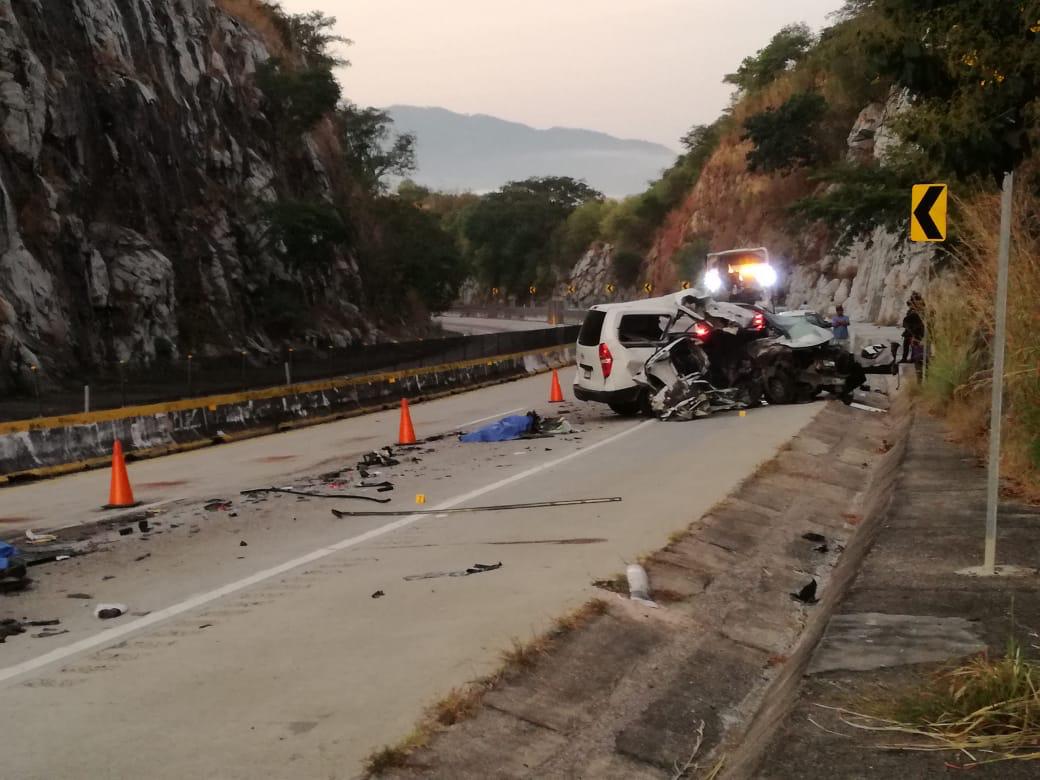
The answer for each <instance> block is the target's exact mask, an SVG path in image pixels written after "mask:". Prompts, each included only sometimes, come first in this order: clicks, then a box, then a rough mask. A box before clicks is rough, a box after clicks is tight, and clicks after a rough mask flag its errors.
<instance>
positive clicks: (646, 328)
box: [618, 314, 671, 344]
mask: <svg viewBox="0 0 1040 780" xmlns="http://www.w3.org/2000/svg"><path fill="white" fill-rule="evenodd" d="M670 319H671V317H669V316H668V315H667V314H626V315H625V316H623V317H622V318H621V323H620V324H619V325H618V341H620V342H621V343H622V344H647V343H651V342H656V341H660V340H661V337H662V336H663V335H664V329H665V328H667V327H668V321H669V320H670Z"/></svg>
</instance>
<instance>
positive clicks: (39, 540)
mask: <svg viewBox="0 0 1040 780" xmlns="http://www.w3.org/2000/svg"><path fill="white" fill-rule="evenodd" d="M25 538H26V539H28V540H29V544H46V543H47V542H54V541H57V539H58V537H57V536H55V535H54V534H38V533H35V532H34V531H33V530H32V529H31V528H29V529H26V531H25Z"/></svg>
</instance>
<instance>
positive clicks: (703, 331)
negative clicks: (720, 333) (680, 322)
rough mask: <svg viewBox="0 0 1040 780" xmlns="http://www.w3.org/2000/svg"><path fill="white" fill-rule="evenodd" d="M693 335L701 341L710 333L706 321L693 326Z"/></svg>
mask: <svg viewBox="0 0 1040 780" xmlns="http://www.w3.org/2000/svg"><path fill="white" fill-rule="evenodd" d="M693 335H694V336H696V337H697V338H699V339H700V340H701V341H703V340H704V339H706V338H708V336H709V335H711V326H710V325H709V324H708V323H706V322H698V323H697V324H696V325H694V326H693Z"/></svg>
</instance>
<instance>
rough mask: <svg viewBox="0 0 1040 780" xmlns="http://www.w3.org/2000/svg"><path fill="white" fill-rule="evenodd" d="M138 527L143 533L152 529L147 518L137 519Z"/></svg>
mask: <svg viewBox="0 0 1040 780" xmlns="http://www.w3.org/2000/svg"><path fill="white" fill-rule="evenodd" d="M137 528H138V529H139V530H140V531H141V533H143V534H146V533H148V531H149V530H151V526H150V525H148V521H147V520H138V521H137Z"/></svg>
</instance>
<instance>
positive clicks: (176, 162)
mask: <svg viewBox="0 0 1040 780" xmlns="http://www.w3.org/2000/svg"><path fill="white" fill-rule="evenodd" d="M333 21H334V20H330V19H329V18H328V17H324V16H323V15H321V14H320V13H317V14H307V15H298V16H290V15H288V14H286V13H285V12H283V11H282V9H281V8H280V7H279V6H278V5H277V3H273V2H269V1H268V0H92V1H91V2H89V3H73V4H71V6H70V5H69V4H68V3H59V2H46V3H40V2H38V0H9V1H8V2H5V3H0V83H2V84H3V89H2V90H0V208H2V214H3V218H2V219H0V391H8V390H15V391H21V392H30V393H31V392H32V388H33V379H32V376H33V375H32V374H31V373H30V371H35V370H36V368H34V367H39V370H40V374H41V375H42V376H43V379H44V382H45V383H55V382H61V381H64V382H67V383H71V382H75V381H76V379H77V378H78V377H79V376H83V375H84V373H83V372H89V371H96V370H108V371H113V370H115V369H116V368H117V367H119V366H122V365H123V364H129V365H131V366H133V367H148V366H150V365H153V364H155V363H170V362H171V361H176V360H178V359H183V358H184V356H185V355H188V354H191V353H195V354H198V355H211V356H218V355H226V354H229V353H230V354H235V355H237V354H238V353H239V351H240V350H243V349H245V350H247V351H248V353H249V354H250V355H251V356H252V359H256V360H264V359H270V358H271V356H274V357H277V355H278V354H280V352H281V350H283V349H284V348H285V347H286V346H287V345H292V344H297V345H300V344H306V343H308V342H309V343H311V344H316V343H320V344H323V345H325V344H333V345H338V346H343V345H348V344H351V343H356V342H360V341H370V340H373V339H374V338H375V337H376V336H377V334H378V332H379V331H380V330H382V329H398V328H402V327H407V326H408V324H409V322H410V321H415V322H418V323H420V324H421V323H422V322H423V321H424V320H425V319H426V317H425V307H426V306H435V305H437V303H438V301H441V300H444V299H445V298H446V299H447V300H450V298H451V297H452V296H453V295H454V287H452V285H453V284H457V280H456V281H454V282H453V281H452V280H453V279H454V276H453V274H452V273H451V272H450V271H442V270H441V269H440V268H439V267H438V265H437V259H438V255H437V246H438V239H439V237H440V236H442V234H441V233H440V232H439V228H438V227H437V226H436V224H435V223H433V222H432V220H430V219H429V218H427V217H425V216H424V215H422V214H421V213H420V212H419V211H418V210H417V209H414V208H411V207H410V206H407V205H405V204H398V203H396V202H394V201H393V200H392V199H389V198H385V197H383V193H382V189H381V188H382V184H381V182H380V177H381V176H382V175H384V174H385V173H386V172H387V171H392V170H395V169H403V168H405V167H406V163H407V149H398V150H397V152H398V153H399V154H398V157H397V158H395V157H394V156H393V153H391V154H390V155H387V154H383V153H382V152H381V151H380V147H379V143H380V142H381V141H382V140H383V139H384V138H386V137H387V136H388V135H389V130H388V128H387V122H386V119H385V117H384V116H382V115H381V114H379V112H372V111H370V110H363V109H359V108H357V107H356V106H352V105H350V104H344V103H342V102H341V97H342V95H341V89H340V87H339V85H338V84H337V82H336V80H335V79H334V78H333V76H332V68H333V67H334V66H335V65H337V64H339V61H338V60H337V59H336V56H335V54H334V49H335V47H336V46H337V44H338V43H339V39H337V38H336V37H335V36H333V35H331V34H330V33H329V30H330V29H331V26H332V22H333ZM387 225H389V226H391V229H389V230H384V229H383V228H384V226H387ZM445 241H446V243H447V245H448V249H447V250H446V251H447V255H450V254H451V253H452V252H454V249H453V248H452V247H451V244H450V239H445ZM395 242H397V243H396V244H395ZM405 244H407V246H405ZM416 246H422V247H423V256H422V257H421V258H417V257H416V256H415V252H414V251H413V252H412V254H411V255H409V251H411V249H412V248H413V247H416ZM448 259H449V260H450V257H449V258H448ZM410 263H412V264H413V265H409V264H410ZM424 274H429V278H427V277H425V276H424ZM412 285H415V288H418V289H417V290H416V289H414V288H413V287H412ZM402 292H406V293H407V296H405V297H406V298H407V303H406V305H402ZM431 292H432V293H433V295H432V296H431V295H430V293H431ZM236 359H237V358H236Z"/></svg>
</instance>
